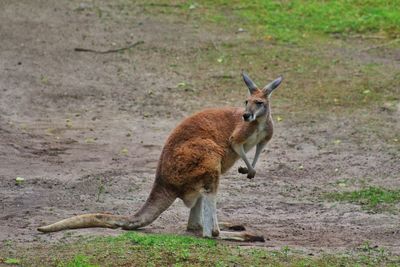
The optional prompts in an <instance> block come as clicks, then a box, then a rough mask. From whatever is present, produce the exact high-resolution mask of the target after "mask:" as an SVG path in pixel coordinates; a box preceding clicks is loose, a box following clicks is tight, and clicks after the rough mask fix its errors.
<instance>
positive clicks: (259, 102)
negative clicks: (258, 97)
mask: <svg viewBox="0 0 400 267" xmlns="http://www.w3.org/2000/svg"><path fill="white" fill-rule="evenodd" d="M256 105H257V106H261V105H264V102H262V101H256Z"/></svg>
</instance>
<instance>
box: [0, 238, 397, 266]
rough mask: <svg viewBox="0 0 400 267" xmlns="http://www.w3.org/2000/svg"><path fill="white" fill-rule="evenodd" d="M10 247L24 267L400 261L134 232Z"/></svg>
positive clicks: (378, 252) (370, 251) (368, 252)
mask: <svg viewBox="0 0 400 267" xmlns="http://www.w3.org/2000/svg"><path fill="white" fill-rule="evenodd" d="M12 251H14V252H15V251H17V253H18V256H19V258H20V259H21V260H20V264H21V265H23V266H60V267H81V266H234V265H239V266H355V265H357V266H377V265H379V266H383V265H390V264H392V265H393V266H395V265H396V264H399V263H400V258H399V257H398V256H393V255H391V254H390V253H389V252H388V251H386V250H384V249H381V248H379V249H378V248H375V247H372V246H370V245H368V246H363V247H362V248H360V249H357V248H355V250H351V251H348V252H346V253H340V254H323V255H318V256H309V255H306V254H305V253H303V252H301V251H297V250H294V249H291V248H290V247H288V246H285V247H283V248H282V249H281V250H274V251H268V250H266V249H263V248H256V247H252V248H248V247H245V248H244V247H240V246H233V245H226V244H224V243H220V242H217V241H215V240H211V239H203V238H195V237H190V236H175V235H157V234H142V233H137V232H129V233H126V234H122V235H120V236H117V237H101V238H91V239H88V238H86V239H82V240H80V241H78V242H75V243H70V244H61V245H55V246H50V245H43V246H36V247H31V246H30V247H29V248H27V247H25V248H17V247H14V248H13V250H12ZM1 252H2V251H1ZM2 254H4V253H2Z"/></svg>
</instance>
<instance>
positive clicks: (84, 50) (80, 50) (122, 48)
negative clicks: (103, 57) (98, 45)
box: [74, 41, 144, 54]
mask: <svg viewBox="0 0 400 267" xmlns="http://www.w3.org/2000/svg"><path fill="white" fill-rule="evenodd" d="M143 43H144V41H137V42H136V43H133V44H131V45H128V46H125V47H121V48H117V49H110V50H106V51H98V50H93V49H87V48H79V47H76V48H74V51H75V52H90V53H98V54H108V53H115V52H120V51H124V50H127V49H130V48H132V47H135V46H137V45H140V44H143Z"/></svg>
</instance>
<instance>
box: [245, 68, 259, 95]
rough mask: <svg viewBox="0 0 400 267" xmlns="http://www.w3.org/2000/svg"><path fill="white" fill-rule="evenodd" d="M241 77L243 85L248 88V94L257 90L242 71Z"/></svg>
mask: <svg viewBox="0 0 400 267" xmlns="http://www.w3.org/2000/svg"><path fill="white" fill-rule="evenodd" d="M242 77H243V81H244V82H245V84H246V85H247V87H248V88H249V92H250V94H253V93H254V92H255V91H256V90H257V85H256V84H255V83H254V82H253V81H252V80H251V79H250V77H249V76H247V74H246V73H244V72H243V71H242Z"/></svg>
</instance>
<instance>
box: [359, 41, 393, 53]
mask: <svg viewBox="0 0 400 267" xmlns="http://www.w3.org/2000/svg"><path fill="white" fill-rule="evenodd" d="M398 41H400V38H399V39H394V40H391V41H390V42H387V43H384V44H380V45H374V46H370V47H367V48H365V49H362V50H361V51H360V52H366V51H368V50H372V49H377V48H381V47H384V46H388V45H391V44H394V43H396V42H398Z"/></svg>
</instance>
